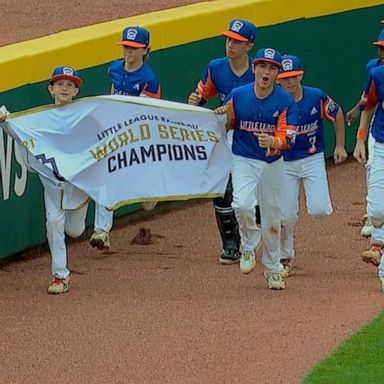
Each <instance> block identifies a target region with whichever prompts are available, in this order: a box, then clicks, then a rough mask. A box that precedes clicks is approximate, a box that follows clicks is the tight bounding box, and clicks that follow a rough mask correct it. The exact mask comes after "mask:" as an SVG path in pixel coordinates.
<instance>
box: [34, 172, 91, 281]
mask: <svg viewBox="0 0 384 384" xmlns="http://www.w3.org/2000/svg"><path fill="white" fill-rule="evenodd" d="M40 180H41V182H42V184H43V187H44V202H45V215H46V228H47V239H48V244H49V249H50V251H51V256H52V263H51V270H52V275H53V276H55V277H58V278H61V279H64V278H66V277H67V276H68V275H69V274H70V271H69V269H68V267H67V249H66V245H65V233H67V235H69V236H71V237H79V236H80V235H81V234H82V233H83V232H84V229H85V217H86V215H87V209H88V202H87V203H86V204H85V205H83V206H81V207H79V208H78V209H75V210H73V211H66V210H64V209H62V207H61V201H62V196H63V188H60V187H58V186H56V185H55V184H53V183H52V182H51V181H50V180H48V179H46V178H44V177H40ZM64 185H65V184H64ZM64 188H65V186H64Z"/></svg>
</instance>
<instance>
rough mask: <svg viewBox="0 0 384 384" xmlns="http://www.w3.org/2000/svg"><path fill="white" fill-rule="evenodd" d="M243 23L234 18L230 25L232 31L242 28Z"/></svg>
mask: <svg viewBox="0 0 384 384" xmlns="http://www.w3.org/2000/svg"><path fill="white" fill-rule="evenodd" d="M243 25H244V23H243V22H241V21H240V20H236V21H235V22H234V23H233V25H232V28H231V29H232V31H235V32H239V31H240V29H241V28H243Z"/></svg>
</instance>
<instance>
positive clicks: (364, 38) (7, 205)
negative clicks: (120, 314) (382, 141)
mask: <svg viewBox="0 0 384 384" xmlns="http://www.w3.org/2000/svg"><path fill="white" fill-rule="evenodd" d="M380 15H381V16H383V15H384V5H383V6H378V7H373V8H367V9H360V10H356V11H350V12H344V13H340V14H336V15H331V16H327V17H320V18H315V19H300V20H295V21H291V22H287V23H282V24H278V25H274V26H270V27H265V28H260V29H259V34H258V36H257V44H256V45H257V48H262V47H273V48H276V49H278V50H280V51H281V53H291V54H295V55H297V56H299V57H300V58H301V59H302V62H303V66H304V68H305V70H306V73H305V77H304V83H305V84H307V85H311V86H315V87H320V88H322V89H324V90H325V91H326V92H327V93H328V94H329V95H330V96H331V97H333V98H334V99H335V100H336V101H337V102H338V103H339V104H340V105H341V106H342V108H343V110H344V111H348V110H349V109H350V108H351V107H352V106H353V105H354V104H355V102H356V101H357V99H358V97H359V95H360V93H361V90H362V86H363V84H364V81H365V64H366V62H367V61H368V59H370V58H373V57H375V56H376V49H375V47H374V46H373V45H372V44H371V42H372V41H374V40H376V38H377V35H378V34H379V31H380V28H381V25H380V24H379V20H380ZM223 53H224V38H223V37H216V38H212V39H206V40H204V41H200V42H197V43H191V44H185V45H181V46H178V47H174V48H169V49H164V50H160V51H156V52H153V53H151V55H150V61H149V62H150V65H151V66H152V67H153V69H154V70H155V72H156V73H157V74H158V76H159V78H160V80H161V83H162V88H163V98H165V99H170V100H175V101H182V102H184V101H186V98H187V96H188V94H189V93H190V92H191V91H192V90H193V89H194V88H195V86H196V82H197V81H198V80H199V78H200V76H201V74H202V72H203V70H204V68H205V65H206V64H207V62H208V61H209V60H211V59H213V58H215V57H220V56H222V55H223ZM59 64H60V65H61V64H63V63H59ZM64 64H65V63H64ZM107 67H108V64H105V65H100V66H98V67H94V68H91V69H86V70H82V71H81V76H82V77H83V79H84V87H83V88H82V90H81V96H90V95H99V94H106V93H108V92H109V88H110V83H109V80H108V76H107ZM46 87H47V83H46V82H42V83H37V84H30V85H26V86H23V87H20V88H18V89H14V90H11V91H8V92H4V93H1V94H0V105H2V104H5V105H6V106H7V107H8V109H9V110H11V111H19V110H23V109H28V108H31V107H35V106H37V105H42V104H47V103H50V102H51V100H50V96H49V94H48V92H47V89H46ZM216 102H217V101H211V102H210V103H209V104H208V106H209V107H214V106H215V104H216ZM327 128H328V129H326V141H327V155H330V154H331V153H332V150H333V145H334V139H333V136H334V135H333V127H332V126H331V125H330V124H327ZM355 131H356V124H355V126H354V127H350V128H348V130H347V149H348V150H349V151H351V150H352V149H353V145H354V137H355ZM4 136H5V135H4ZM5 142H6V141H5ZM12 146H13V144H12ZM1 150H2V148H0V152H1ZM8 150H9V148H7V147H6V145H5V148H3V151H4V152H5V153H6V152H7V151H8ZM0 163H2V165H4V163H5V160H4V156H3V157H0ZM1 169H2V168H0V170H1ZM18 172H20V167H19V166H18V164H17V162H16V161H15V160H14V161H13V165H12V171H11V187H10V189H11V195H10V198H9V199H8V200H6V201H4V199H3V197H2V198H1V200H0V230H1V233H2V241H1V242H0V259H1V258H4V257H6V256H8V255H10V254H14V253H16V252H20V251H22V250H24V249H27V248H30V247H32V246H35V245H37V244H41V243H44V242H45V219H44V204H43V198H42V188H41V186H40V183H39V181H38V179H37V177H36V175H32V174H29V179H28V183H27V187H26V190H25V192H24V194H23V195H22V196H21V197H18V196H16V195H15V194H14V193H12V188H13V179H14V177H15V175H17V173H18ZM2 176H4V175H2ZM3 185H4V183H2V187H3ZM2 196H3V195H2ZM137 209H138V205H135V206H132V207H126V208H123V209H121V210H119V211H118V212H117V214H118V215H122V214H126V213H127V212H131V211H133V210H137ZM92 216H93V209H91V210H90V215H89V217H88V223H91V222H92Z"/></svg>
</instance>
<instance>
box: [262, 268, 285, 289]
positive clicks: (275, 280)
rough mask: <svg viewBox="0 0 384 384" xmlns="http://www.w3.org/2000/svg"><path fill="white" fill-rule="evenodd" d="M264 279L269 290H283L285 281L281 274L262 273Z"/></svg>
mask: <svg viewBox="0 0 384 384" xmlns="http://www.w3.org/2000/svg"><path fill="white" fill-rule="evenodd" d="M264 277H265V280H267V284H268V288H269V289H285V281H284V277H283V276H282V275H281V272H269V271H264Z"/></svg>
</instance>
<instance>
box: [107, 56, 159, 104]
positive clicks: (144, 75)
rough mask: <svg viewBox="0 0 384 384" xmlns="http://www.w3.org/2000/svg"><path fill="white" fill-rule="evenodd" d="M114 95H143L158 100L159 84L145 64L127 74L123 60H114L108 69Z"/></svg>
mask: <svg viewBox="0 0 384 384" xmlns="http://www.w3.org/2000/svg"><path fill="white" fill-rule="evenodd" d="M108 75H109V77H110V78H111V81H112V84H113V87H114V89H115V95H128V96H140V95H145V96H149V97H153V98H156V99H158V98H160V83H159V80H158V79H157V77H156V75H155V74H154V73H153V71H152V69H151V68H150V66H149V65H148V64H147V63H144V64H143V65H142V66H141V67H140V68H139V69H138V70H136V71H134V72H128V71H126V70H125V69H124V59H122V60H115V61H113V62H112V64H111V65H110V67H109V68H108Z"/></svg>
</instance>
